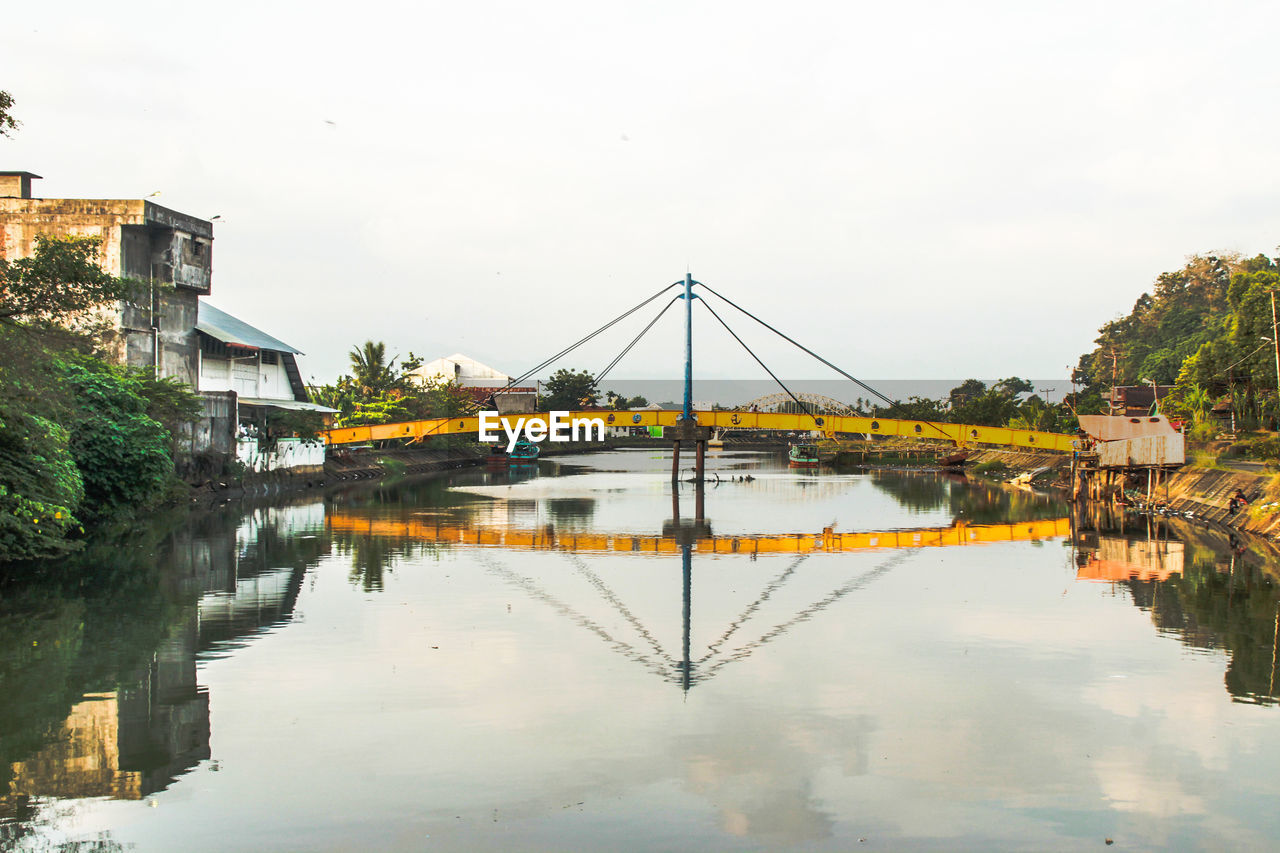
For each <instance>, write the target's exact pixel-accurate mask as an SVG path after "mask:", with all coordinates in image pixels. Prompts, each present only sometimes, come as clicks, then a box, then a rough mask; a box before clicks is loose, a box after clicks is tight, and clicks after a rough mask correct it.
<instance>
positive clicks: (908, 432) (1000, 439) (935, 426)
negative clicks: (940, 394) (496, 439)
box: [322, 409, 1073, 453]
mask: <svg viewBox="0 0 1280 853" xmlns="http://www.w3.org/2000/svg"><path fill="white" fill-rule="evenodd" d="M680 414H681V413H680V411H678V410H674V409H662V410H657V409H654V410H649V411H642V412H602V411H599V410H596V411H587V412H569V413H568V417H569V419H570V420H573V419H579V418H581V419H596V418H598V419H600V420H601V421H603V422H604V424H605V425H606V426H618V427H651V426H661V427H674V426H675V425H676V421H677V420H679V418H680ZM694 416H695V417H696V418H697V420H698V425H699V426H704V427H715V428H717V429H724V430H781V431H789V432H803V431H809V430H819V431H821V432H823V433H824V434H826V435H828V436H830V435H835V434H836V433H847V434H848V433H862V434H869V435H884V436H891V435H901V436H909V437H911V438H922V439H937V440H945V441H951V442H954V443H955V444H957V445H960V446H965V445H971V444H996V445H1003V446H1006V447H1021V448H1027V449H1030V450H1047V451H1056V452H1059V453H1069V452H1071V450H1072V445H1071V442H1072V438H1073V437H1072V436H1070V435H1064V434H1062V433H1056V432H1036V431H1034V430H1025V429H1010V428H1008V427H988V426H973V425H970V424H945V423H936V422H932V421H911V420H898V419H895V418H867V417H845V416H842V415H817V416H812V415H798V414H783V413H778V412H735V411H699V412H694ZM549 419H550V418H549V415H548V414H547V413H545V412H539V413H535V414H528V415H505V416H502V417H500V418H497V419H496V420H497V422H502V421H505V422H506V423H507V424H508V425H510V426H511V427H512V428H513V429H515V428H519V426H522V425H528V424H529V423H531V422H536V423H541V424H542V425H543V432H544V434H545V431H546V428H547V424H548V421H549ZM492 422H494V421H492V420H491V423H492ZM521 422H523V424H521ZM479 425H480V420H479V418H478V417H476V416H474V415H466V416H463V417H457V418H431V419H428V420H422V421H408V422H405V423H395V424H379V425H377V426H358V427H346V428H343V429H331V430H328V431H327V432H323V433H322V436H323V437H324V440H325V442H326V443H328V444H331V445H341V444H362V443H365V442H369V441H381V440H384V439H393V438H402V439H408V440H410V441H420V440H422V439H425V438H432V437H435V436H441V435H459V434H465V433H474V432H476V431H477V430H478V428H479ZM496 432H497V434H498V435H499V436H500V437H501V439H502V443H503V444H504V445H505V444H506V437H505V435H504V434H503V433H502V430H501V428H499V429H497V430H496Z"/></svg>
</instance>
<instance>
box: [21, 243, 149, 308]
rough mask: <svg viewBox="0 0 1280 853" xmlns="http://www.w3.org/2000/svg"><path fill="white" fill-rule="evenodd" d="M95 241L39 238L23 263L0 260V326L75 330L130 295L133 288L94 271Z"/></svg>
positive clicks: (108, 274) (107, 274)
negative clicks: (95, 312) (95, 313)
mask: <svg viewBox="0 0 1280 853" xmlns="http://www.w3.org/2000/svg"><path fill="white" fill-rule="evenodd" d="M100 250H101V241H100V240H99V239H98V238H96V237H49V236H44V235H39V236H37V237H36V240H35V252H34V253H33V254H32V255H31V256H30V257H26V258H17V259H14V260H9V259H8V258H0V322H9V323H13V322H23V323H27V324H37V325H59V326H68V327H72V328H75V327H76V326H77V325H83V324H84V323H85V322H86V321H87V320H88V315H89V314H90V312H91V311H92V310H93V309H95V308H99V307H101V306H103V305H107V304H110V303H112V302H115V301H117V300H120V299H126V298H128V297H130V296H131V295H132V294H133V290H134V283H133V282H131V281H129V280H128V279H123V278H118V277H116V276H113V275H111V274H110V273H108V272H106V271H105V270H103V269H102V267H100V266H98V254H99V252H100Z"/></svg>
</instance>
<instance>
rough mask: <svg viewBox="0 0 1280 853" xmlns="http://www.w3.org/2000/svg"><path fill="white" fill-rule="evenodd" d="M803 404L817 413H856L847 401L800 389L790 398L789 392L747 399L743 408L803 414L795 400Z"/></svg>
mask: <svg viewBox="0 0 1280 853" xmlns="http://www.w3.org/2000/svg"><path fill="white" fill-rule="evenodd" d="M797 399H798V400H799V401H800V402H801V403H803V404H804V407H805V409H807V410H808V411H810V412H813V413H815V414H819V415H843V416H845V417H854V416H856V415H857V414H858V413H857V412H856V411H855V410H854V409H853V407H851V406H850V405H849V404H848V403H842V402H840V401H839V400H837V399H836V398H835V397H827V396H826V395H823V394H810V393H808V392H806V391H801V392H800V393H798V394H796V396H795V398H792V397H791V395H790V394H765V395H764V396H762V397H756V398H755V399H754V400H750V401H748V402H747V403H746V404H745V406H744V408H746V409H747V410H749V411H752V412H786V413H788V414H804V412H803V411H801V409H800V406H798V405H796V400H797Z"/></svg>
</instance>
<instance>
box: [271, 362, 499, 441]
mask: <svg viewBox="0 0 1280 853" xmlns="http://www.w3.org/2000/svg"><path fill="white" fill-rule="evenodd" d="M350 357H351V365H352V370H353V374H348V375H343V376H340V377H338V379H337V381H335V382H333V383H332V384H329V385H318V386H311V387H310V388H309V389H308V390H309V392H310V397H311V402H313V403H318V404H319V405H322V406H328V407H329V408H332V409H337V410H338V412H337V414H335V415H334V423H335V424H336V425H337V426H339V427H347V426H365V425H370V424H385V423H396V422H398V421H411V420H424V419H427V418H440V417H455V416H457V415H463V414H470V413H471V412H473V411H474V410H475V401H474V400H473V399H472V398H471V395H470V394H468V393H467V392H466V391H465V390H464V389H463V388H461V387H459V386H458V385H457V383H455V382H452V381H449V382H440V381H438V380H436V379H427V380H423V379H422V378H421V377H419V376H416V375H413V374H411V372H410V371H412V370H415V369H417V368H418V367H420V366H421V365H422V359H421V358H419V357H418V356H416V355H414V354H413V353H409V357H408V358H407V359H405V360H404V362H403V363H402V364H401V366H400V370H399V372H397V371H396V370H395V368H394V365H395V361H396V359H395V358H392V359H391V361H390V362H388V361H387V360H386V346H385V345H384V344H383V343H382V342H374V341H365V343H364V344H363V345H362V346H360V347H355V348H353V349H352V350H351V353H350ZM275 423H276V424H277V425H278V423H279V422H278V421H276V422H275Z"/></svg>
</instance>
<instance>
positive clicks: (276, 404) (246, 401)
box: [239, 397, 338, 414]
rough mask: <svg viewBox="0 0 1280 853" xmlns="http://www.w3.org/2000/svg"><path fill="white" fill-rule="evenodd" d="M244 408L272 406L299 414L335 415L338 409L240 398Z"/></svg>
mask: <svg viewBox="0 0 1280 853" xmlns="http://www.w3.org/2000/svg"><path fill="white" fill-rule="evenodd" d="M239 402H240V405H242V406H272V407H274V408H277V409H291V410H293V411H297V412H328V413H329V414H333V413H334V412H337V411H338V410H337V409H331V408H329V407H328V406H322V405H320V404H319V403H307V402H304V401H302V400H278V399H276V398H274V397H240V398H239Z"/></svg>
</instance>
